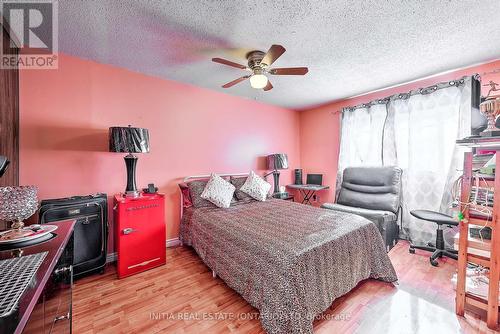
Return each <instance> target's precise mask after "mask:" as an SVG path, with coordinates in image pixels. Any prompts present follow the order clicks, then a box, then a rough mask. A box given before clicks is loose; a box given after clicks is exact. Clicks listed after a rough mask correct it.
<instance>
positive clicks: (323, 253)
mask: <svg viewBox="0 0 500 334" xmlns="http://www.w3.org/2000/svg"><path fill="white" fill-rule="evenodd" d="M180 239H181V242H182V243H183V244H184V245H188V246H192V247H193V248H194V250H195V251H196V253H197V254H198V255H199V256H200V258H201V259H202V260H203V262H204V263H205V264H206V265H207V266H208V267H209V268H210V269H212V270H213V271H214V272H215V273H217V275H218V276H219V277H220V278H221V279H222V280H223V281H224V282H225V283H226V284H227V285H228V286H229V287H231V288H232V289H234V290H235V291H236V292H238V293H239V294H240V295H241V296H242V297H243V298H244V299H245V300H246V301H247V302H248V303H250V304H251V305H252V306H254V307H255V308H257V309H258V310H259V312H260V320H261V323H262V326H263V328H264V329H265V331H266V332H267V333H270V334H274V333H279V334H283V333H312V328H313V327H312V323H313V320H314V318H315V316H317V315H319V314H321V313H322V312H323V311H325V310H326V309H327V308H328V307H329V306H330V305H331V304H332V302H333V301H334V300H335V299H336V298H338V297H340V296H342V295H344V294H346V293H347V292H349V291H350V290H351V289H353V288H354V287H355V286H356V285H357V284H358V283H359V282H360V281H362V280H365V279H368V278H373V279H378V280H382V281H385V282H395V281H396V280H397V276H396V272H395V270H394V268H393V266H392V264H391V262H390V260H389V257H388V255H387V253H386V250H385V247H384V243H383V240H382V237H381V235H380V233H379V231H378V229H377V227H376V226H375V225H374V224H373V223H372V222H370V221H369V220H367V219H365V218H362V217H360V216H357V215H353V214H349V213H343V212H337V211H332V210H325V209H320V208H316V207H312V206H308V205H303V204H299V203H294V202H291V201H284V200H279V199H269V200H267V201H264V202H259V201H237V202H235V203H233V204H232V205H231V207H229V208H227V209H222V208H217V207H215V206H214V207H200V208H194V207H189V208H185V209H184V211H183V215H182V220H181V226H180Z"/></svg>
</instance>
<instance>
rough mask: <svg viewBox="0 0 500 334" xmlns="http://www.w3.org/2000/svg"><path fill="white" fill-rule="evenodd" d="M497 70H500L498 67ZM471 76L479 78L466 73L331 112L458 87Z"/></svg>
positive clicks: (477, 75)
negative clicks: (458, 77) (455, 77)
mask: <svg viewBox="0 0 500 334" xmlns="http://www.w3.org/2000/svg"><path fill="white" fill-rule="evenodd" d="M499 72H500V69H499ZM472 77H473V78H475V79H478V78H479V74H474V75H466V76H463V77H461V78H460V79H456V80H449V81H444V82H439V83H437V84H434V85H431V86H428V87H424V88H417V89H412V90H410V91H408V92H406V93H396V94H393V95H390V96H387V97H385V98H381V99H375V100H372V101H370V102H367V103H362V104H358V105H355V106H353V107H345V108H342V110H338V111H336V112H334V113H333V114H334V115H335V114H340V113H343V112H345V111H354V110H356V109H361V108H367V107H370V106H373V105H377V104H387V103H389V102H390V101H395V100H404V99H408V98H410V97H411V96H414V95H419V94H422V95H425V94H430V93H432V92H435V91H437V90H439V89H443V88H448V87H453V86H455V87H459V86H461V85H463V84H465V81H466V80H467V79H469V78H472Z"/></svg>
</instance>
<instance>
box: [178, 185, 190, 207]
mask: <svg viewBox="0 0 500 334" xmlns="http://www.w3.org/2000/svg"><path fill="white" fill-rule="evenodd" d="M179 188H180V189H181V193H182V207H183V208H190V207H192V206H193V201H192V200H191V194H190V193H189V187H188V186H187V185H186V184H185V183H179Z"/></svg>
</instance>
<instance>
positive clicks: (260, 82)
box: [212, 44, 308, 91]
mask: <svg viewBox="0 0 500 334" xmlns="http://www.w3.org/2000/svg"><path fill="white" fill-rule="evenodd" d="M285 51H286V49H285V48H284V47H283V46H281V45H277V44H273V45H271V47H270V48H269V50H268V51H267V53H264V52H262V51H251V52H249V53H248V54H247V60H248V66H245V65H241V64H238V63H235V62H232V61H229V60H226V59H222V58H212V61H213V62H215V63H219V64H223V65H227V66H232V67H236V68H239V69H241V70H245V71H249V72H251V74H248V75H245V76H242V77H240V78H238V79H236V80H233V81H231V82H228V83H227V84H225V85H223V86H222V88H229V87H232V86H234V85H236V84H238V83H240V82H242V81H244V80H246V79H250V85H251V86H252V87H253V88H255V89H263V90H264V91H268V90H271V89H273V85H272V84H271V81H269V79H268V78H267V76H266V74H271V75H304V74H306V73H307V72H308V69H307V67H286V68H269V66H271V65H272V64H273V63H274V62H275V61H276V59H278V58H279V57H280V56H281V55H282V54H283V53H285Z"/></svg>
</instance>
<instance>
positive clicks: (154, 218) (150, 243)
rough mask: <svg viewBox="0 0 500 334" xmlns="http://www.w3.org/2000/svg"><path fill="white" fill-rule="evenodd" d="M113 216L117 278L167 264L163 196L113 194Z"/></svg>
mask: <svg viewBox="0 0 500 334" xmlns="http://www.w3.org/2000/svg"><path fill="white" fill-rule="evenodd" d="M114 217H115V219H114V225H115V240H116V241H115V242H116V251H117V253H118V268H117V272H118V277H119V278H123V277H127V276H130V275H133V274H136V273H139V272H142V271H145V270H148V269H151V268H154V267H158V266H161V265H164V264H165V263H166V259H165V248H166V235H165V196H164V195H163V194H141V196H139V197H136V198H130V197H124V196H123V195H122V194H119V195H115V205H114Z"/></svg>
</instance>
